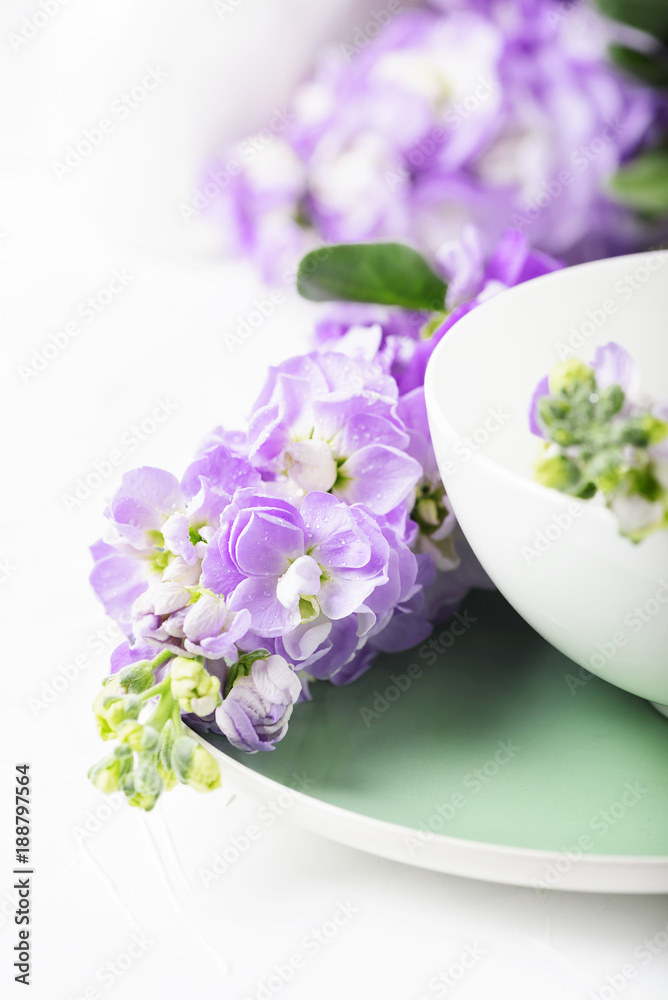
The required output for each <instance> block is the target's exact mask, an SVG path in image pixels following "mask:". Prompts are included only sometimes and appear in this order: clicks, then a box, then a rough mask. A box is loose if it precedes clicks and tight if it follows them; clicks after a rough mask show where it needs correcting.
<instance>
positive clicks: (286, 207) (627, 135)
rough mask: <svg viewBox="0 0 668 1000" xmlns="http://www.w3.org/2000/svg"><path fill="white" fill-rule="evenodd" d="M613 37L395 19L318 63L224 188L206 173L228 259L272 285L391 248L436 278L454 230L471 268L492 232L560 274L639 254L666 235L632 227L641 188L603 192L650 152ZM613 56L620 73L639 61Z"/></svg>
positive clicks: (531, 7)
mask: <svg viewBox="0 0 668 1000" xmlns="http://www.w3.org/2000/svg"><path fill="white" fill-rule="evenodd" d="M639 3H640V0H639ZM608 6H610V4H608ZM625 7H626V8H629V7H631V5H629V4H626V5H625ZM632 13H633V12H631V14H632ZM631 19H633V18H632V17H631ZM639 23H640V25H641V26H645V25H644V22H643V21H642V19H641V21H640V22H639ZM626 36H627V29H620V28H619V26H618V25H615V24H614V22H612V21H609V20H607V19H606V18H604V17H602V16H601V15H599V14H598V13H597V12H596V11H595V10H594V9H593V8H592V7H590V6H589V5H588V4H585V3H582V2H578V0H575V2H572V3H564V2H560V3H558V2H553V0H485V2H481V0H461V2H457V0H433V2H431V3H425V4H424V9H418V10H402V9H401V8H399V11H398V12H397V13H396V14H394V16H393V17H391V18H389V15H388V19H387V23H386V24H385V26H384V28H383V29H382V30H381V31H380V32H379V33H378V34H377V35H376V36H375V37H371V36H370V37H368V38H366V37H362V38H361V39H360V38H358V39H357V42H355V43H354V44H353V45H352V46H351V45H343V46H339V48H338V49H337V50H332V51H330V52H329V53H328V55H327V56H326V57H325V58H322V59H321V60H320V62H319V64H318V67H317V69H316V71H315V74H314V76H313V77H312V79H310V80H309V81H307V82H305V83H304V84H303V85H302V86H301V88H300V89H298V91H297V93H296V95H295V97H294V100H293V102H292V105H291V108H290V111H289V113H288V118H289V121H288V124H287V126H285V125H284V124H283V123H281V129H282V130H281V132H280V134H279V133H275V134H273V135H271V136H270V138H269V139H266V141H264V142H263V143H262V144H258V143H249V142H247V141H244V142H242V143H241V144H240V146H239V150H238V153H237V154H236V157H235V171H234V173H232V171H229V172H228V171H227V170H225V169H224V168H221V165H220V164H213V165H212V168H211V171H210V177H208V178H207V182H206V183H205V188H206V189H207V190H213V191H214V192H215V191H216V189H218V195H217V197H215V201H214V205H215V208H216V211H217V213H218V215H219V217H220V220H221V223H222V227H221V228H222V231H223V232H224V234H225V239H226V241H227V243H228V245H229V248H230V250H231V251H232V252H234V253H235V255H239V254H245V255H246V256H248V257H250V258H251V259H253V260H254V261H255V262H256V263H257V264H258V265H259V266H260V268H261V269H262V271H263V273H264V275H265V277H266V278H268V279H273V278H274V277H275V276H276V275H278V274H281V273H282V271H283V269H284V268H285V267H286V266H287V265H288V264H290V263H292V261H293V260H294V259H295V258H297V257H299V256H300V255H301V254H302V253H304V252H306V251H307V250H309V249H310V248H311V247H312V246H313V245H314V244H315V243H317V242H318V241H324V242H326V243H332V242H355V241H362V240H368V239H375V238H385V239H388V238H389V239H400V240H403V241H407V242H409V243H411V244H412V245H413V246H415V247H418V248H420V249H421V250H422V251H423V252H424V253H425V254H426V255H427V256H429V258H430V259H431V260H432V261H433V262H435V263H437V264H439V263H440V261H441V257H442V254H443V253H444V252H445V253H446V256H447V252H448V251H447V249H446V250H445V251H444V248H443V244H444V243H446V244H447V243H448V242H449V241H451V240H454V239H458V238H459V237H460V236H461V233H462V230H463V227H465V226H466V225H474V226H476V227H477V229H478V231H479V234H480V238H481V243H482V249H483V251H484V253H485V254H489V253H491V252H492V251H493V249H494V247H495V246H496V244H497V243H498V241H499V239H500V238H501V236H502V233H503V232H504V231H505V230H506V229H508V228H509V227H512V228H513V229H516V230H520V231H521V232H523V233H524V234H525V235H526V236H527V238H528V239H529V242H530V244H531V246H533V247H535V248H539V249H541V250H543V251H545V252H547V253H551V254H557V255H558V256H560V257H563V258H565V259H566V260H568V261H569V262H570V263H573V262H576V261H580V260H586V259H593V258H595V257H602V256H609V255H611V254H615V253H621V252H624V251H628V250H633V249H638V248H639V247H640V245H641V244H644V243H647V242H648V240H649V239H655V238H657V236H658V235H659V234H660V233H663V234H665V227H664V228H663V229H660V228H658V227H656V226H654V227H653V228H652V226H650V225H649V223H648V219H649V215H648V212H649V209H650V208H651V207H652V205H653V204H654V202H651V204H650V201H651V198H653V197H654V198H655V199H656V191H657V184H656V183H651V184H650V185H648V184H647V183H642V178H640V177H639V178H638V181H637V183H635V184H634V183H633V178H634V176H635V174H633V173H629V174H628V175H626V174H624V176H623V178H622V181H623V182H622V183H621V185H620V187H619V192H618V193H615V192H614V191H613V189H612V187H611V183H612V182H613V178H614V177H615V175H616V174H617V172H618V171H619V169H620V167H624V166H625V165H626V163H627V161H629V160H630V159H631V158H632V157H635V156H636V155H637V154H638V153H642V152H643V151H645V150H647V149H648V148H649V147H652V146H653V145H654V144H655V142H656V140H657V138H659V137H660V132H661V126H662V123H663V124H665V117H666V116H665V112H666V102H665V98H664V97H663V96H662V95H661V94H660V92H659V91H656V90H652V89H649V88H648V87H647V86H646V85H644V86H643V85H641V84H640V83H639V82H638V81H637V80H636V79H633V77H632V76H630V75H628V74H627V73H626V72H624V71H621V70H620V69H619V68H617V67H616V66H615V65H614V64H613V63H612V62H611V60H610V58H609V57H608V46H609V43H610V42H611V41H613V40H614V39H618V38H621V39H624V38H626ZM356 37H357V36H356ZM639 38H640V43H641V44H642V43H643V38H642V36H639V34H638V33H636V34H634V35H633V40H634V41H638V39H639ZM645 41H646V44H645V49H647V48H648V46H649V45H650V44H651V41H650V39H649V37H646V39H645ZM616 51H617V53H618V55H619V54H620V53H625V54H626V55H625V60H624V66H625V68H626V69H628V68H629V53H631V60H630V61H631V63H632V64H633V68H637V64H638V60H642V59H643V58H645V56H643V54H642V53H639V52H638V53H635V58H634V53H633V51H632V50H630V49H628V48H623V47H622V46H619V45H618V46H617V48H616ZM654 155H655V154H654V151H653V150H651V152H650V156H654ZM642 162H643V164H648V165H649V167H651V165H652V163H653V162H654V161H653V160H651V161H650V160H649V159H648V160H647V161H645V160H643V161H642ZM661 164H663V168H664V175H663V176H665V175H666V174H665V155H664V158H663V160H661ZM661 164H660V165H661ZM641 170H644V172H645V174H646V170H647V167H646V166H643V167H642V168H641ZM664 187H665V185H664ZM650 189H651V190H650ZM621 194H624V195H628V196H631V195H632V194H633V195H634V197H633V198H631V201H632V202H633V203H634V205H635V207H637V208H640V209H642V210H643V212H644V218H643V219H642V220H641V217H640V216H639V215H636V214H635V212H634V211H633V210H632V209H631V208H630V207H629V205H627V204H626V203H625V201H624V198H622V197H620V195H621ZM639 199H640V200H639ZM664 201H665V197H664ZM659 207H661V204H659ZM666 207H668V205H663V208H664V210H665V208H666Z"/></svg>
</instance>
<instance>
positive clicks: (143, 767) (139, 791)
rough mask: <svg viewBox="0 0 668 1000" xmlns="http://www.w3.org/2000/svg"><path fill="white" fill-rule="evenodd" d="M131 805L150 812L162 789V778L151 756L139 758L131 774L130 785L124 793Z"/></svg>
mask: <svg viewBox="0 0 668 1000" xmlns="http://www.w3.org/2000/svg"><path fill="white" fill-rule="evenodd" d="M130 789H132V792H131V794H130V795H128V802H129V804H130V805H131V806H137V808H139V809H144V810H146V812H150V810H151V809H152V808H153V806H154V805H155V804H156V802H157V801H158V798H159V797H160V793H161V792H162V789H163V784H162V778H161V777H160V773H159V772H158V768H157V767H156V764H155V761H154V760H153V759H152V758H151V757H147V758H146V759H145V760H140V761H139V763H138V764H137V766H136V768H135V769H134V772H133V774H132V785H129V784H128V786H127V790H126V795H127V793H128V791H130Z"/></svg>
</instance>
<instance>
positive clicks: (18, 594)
mask: <svg viewBox="0 0 668 1000" xmlns="http://www.w3.org/2000/svg"><path fill="white" fill-rule="evenodd" d="M368 6H369V5H367V7H368ZM135 7H141V9H140V10H135ZM38 9H39V8H38V5H37V4H36V3H33V4H27V3H8V4H6V5H5V7H4V9H3V11H2V37H3V39H4V41H3V45H4V47H5V52H4V57H3V61H2V68H1V69H0V80H1V82H2V91H3V94H4V95H5V98H4V99H3V107H2V112H1V115H2V118H1V120H0V136H1V139H0V142H1V144H2V157H1V161H0V185H1V189H2V194H3V196H4V197H3V199H2V208H1V210H0V232H1V233H2V239H1V240H0V275H1V276H2V281H0V302H1V307H0V308H1V313H2V331H3V332H2V345H3V364H2V380H3V381H2V388H1V391H0V406H1V407H2V444H3V451H4V456H3V468H4V470H5V475H4V483H3V485H4V489H3V501H2V503H3V507H2V518H1V520H0V529H1V531H2V537H1V539H0V595H1V597H2V608H3V612H4V614H3V616H2V620H3V623H4V636H3V639H4V641H3V651H4V663H3V666H2V673H1V674H0V676H1V677H2V688H3V698H2V728H1V729H0V734H1V735H0V748H1V754H0V787H1V788H2V801H3V803H5V804H4V805H3V808H2V813H1V822H0V827H1V829H0V861H1V863H0V941H1V944H0V983H2V991H1V995H2V996H3V997H10V998H13V997H14V996H16V997H22V996H26V995H27V996H32V997H34V998H38V1000H74V998H80V997H86V998H87V1000H97V998H98V997H99V998H105V1000H107V998H115V1000H117V998H122V1000H135V998H140V997H144V996H156V997H157V996H160V997H167V998H171V997H181V996H184V997H185V996H187V997H195V996H201V997H206V998H207V1000H214V998H215V1000H217V998H221V1000H222V998H230V1000H244V998H265V1000H266V998H267V997H274V996H281V997H286V998H295V1000H297V998H300V1000H301V998H305V1000H306V998H309V1000H310V998H312V997H314V996H318V997H324V998H330V997H332V998H334V997H341V996H343V995H349V996H351V997H353V998H357V997H359V998H366V997H369V996H374V997H375V996H380V997H383V998H387V1000H413V998H414V1000H420V998H427V997H437V996H445V995H453V996H457V997H458V998H461V1000H467V998H474V1000H488V998H494V1000H496V998H498V997H504V998H505V997H508V998H513V1000H525V998H526V1000H534V998H536V997H540V998H541V1000H552V998H554V1000H565V998H568V1000H570V998H580V997H582V998H589V997H601V998H602V1000H605V998H608V997H616V996H617V995H618V994H619V993H620V992H622V991H623V993H624V997H625V998H628V1000H659V998H663V997H665V996H666V987H667V982H668V947H666V943H668V936H667V935H666V934H665V933H663V932H664V931H665V929H666V925H667V923H668V905H667V901H666V898H665V897H661V896H657V897H640V896H627V897H622V896H600V895H596V896H594V895H577V894H566V893H559V892H555V893H543V894H540V895H539V894H537V893H536V892H534V891H533V890H531V889H515V888H511V887H504V886H497V885H491V884H486V883H477V882H474V881H468V880H465V879H458V878H454V877H448V876H443V875H435V874H432V873H430V872H427V871H421V870H418V869H412V868H410V867H408V866H403V865H399V864H394V863H391V862H387V861H384V860H382V859H380V858H377V857H374V856H371V855H367V854H362V853H360V852H356V851H354V850H351V849H348V848H344V847H341V846H339V845H337V844H334V843H330V842H328V841H327V840H325V839H323V838H321V837H318V836H315V835H312V834H309V833H307V832H305V831H302V830H300V829H299V828H297V827H296V826H295V825H293V824H292V823H291V820H290V813H289V810H286V812H285V814H284V815H281V816H280V817H277V818H276V821H275V822H269V821H268V820H267V818H266V817H267V811H266V809H265V810H264V811H261V809H262V803H261V802H259V801H256V800H253V799H251V798H248V797H246V796H244V795H237V796H236V797H233V796H234V789H232V788H228V789H227V790H226V792H225V793H217V794H215V795H211V796H199V795H196V794H195V793H190V791H189V790H187V789H180V790H179V789H177V790H175V791H174V792H172V793H171V794H170V795H167V796H164V797H163V799H162V800H161V801H160V803H159V804H158V807H157V808H156V809H155V810H154V812H153V813H151V814H150V815H148V816H145V815H144V814H141V813H139V812H137V811H135V810H130V809H128V808H126V807H124V806H123V805H122V804H121V806H120V808H119V798H118V797H112V798H110V799H109V798H104V797H103V796H101V795H99V794H98V793H97V792H96V791H95V789H93V788H92V787H91V786H90V784H89V782H88V781H87V779H86V770H87V767H88V766H89V765H90V764H91V763H92V762H93V761H94V760H96V759H97V758H98V757H99V756H101V755H102V751H103V747H102V744H101V743H100V742H99V740H98V738H97V735H96V733H95V731H94V725H93V720H92V716H91V714H90V708H89V706H90V702H91V700H92V698H93V696H94V694H95V693H96V691H97V689H98V684H99V680H100V678H101V677H102V676H103V675H104V674H105V672H106V665H107V658H108V655H109V653H110V652H111V650H112V649H113V646H114V644H115V642H116V641H117V636H116V634H115V632H114V629H113V627H110V626H109V623H108V621H107V620H105V617H104V615H103V613H102V611H101V609H100V607H99V606H98V604H97V602H96V600H95V598H94V597H93V595H92V593H91V592H90V590H89V587H88V583H87V575H88V572H89V569H90V561H89V556H88V552H87V546H88V545H89V544H90V543H91V542H92V541H94V540H95V539H96V538H97V537H98V536H99V534H100V532H101V528H102V517H101V511H102V508H103V505H104V501H105V498H106V497H108V496H109V494H110V493H111V492H113V490H114V489H115V487H116V486H117V484H118V482H119V480H120V476H121V474H122V472H123V471H125V470H126V469H129V468H132V467H134V466H136V465H138V464H153V465H158V466H164V467H166V468H171V469H172V470H173V471H175V472H177V473H178V472H180V471H181V469H182V468H183V467H184V465H185V464H186V462H187V461H188V458H189V454H190V452H191V450H192V449H193V447H195V446H196V445H197V444H198V442H199V441H200V439H201V438H202V437H203V436H204V434H206V433H207V432H208V431H209V429H211V428H212V427H213V426H215V425H216V424H217V423H220V422H225V423H226V424H227V425H228V426H233V425H234V424H235V423H240V422H241V421H242V420H243V417H244V415H245V413H246V412H247V410H248V406H249V404H250V402H251V401H252V398H253V395H254V392H255V390H256V389H257V387H258V386H259V384H260V382H261V380H262V377H263V372H264V370H265V368H266V365H267V364H269V363H271V362H275V361H278V360H280V359H281V358H283V357H285V356H286V355H287V354H288V353H290V351H291V350H292V349H294V350H298V349H299V347H300V344H303V343H304V338H305V335H306V332H307V330H308V324H309V317H310V315H311V313H310V309H309V307H307V306H306V305H305V304H303V303H299V302H295V301H293V300H286V302H285V303H283V304H282V305H281V306H280V308H278V309H276V310H275V312H274V314H273V315H272V316H271V317H270V318H269V319H268V320H267V321H266V322H265V324H264V325H263V326H262V327H261V329H259V330H258V331H257V333H256V334H255V335H254V336H253V337H252V338H251V339H249V340H248V341H247V342H246V343H245V344H244V345H243V346H241V347H239V348H238V349H237V350H236V351H234V353H231V352H230V351H229V349H228V348H227V347H226V345H225V341H224V334H225V333H226V332H227V331H229V330H231V329H234V327H235V326H236V323H237V322H238V320H239V319H240V318H242V317H243V316H245V315H246V314H247V313H248V311H249V310H250V309H251V308H252V303H253V300H254V299H255V298H257V297H261V296H262V295H263V292H262V289H261V288H260V287H259V286H258V284H257V283H256V280H255V279H254V277H253V276H252V274H251V273H250V272H249V271H248V270H247V269H245V268H243V267H241V266H240V265H232V264H225V263H223V262H222V261H221V260H220V259H219V256H218V254H217V252H216V249H215V248H216V239H215V231H214V230H213V229H212V228H211V227H210V225H209V224H208V223H205V222H201V224H198V225H194V226H192V227H186V226H184V224H183V222H182V220H181V219H180V217H179V214H178V211H177V206H178V204H179V203H180V202H181V201H182V200H183V198H184V197H187V196H188V195H189V192H190V191H191V189H192V187H193V186H194V184H195V183H196V173H197V166H198V163H201V161H202V158H203V157H204V156H205V154H206V152H207V151H208V150H209V149H210V148H211V145H212V143H213V142H214V140H215V138H216V137H219V136H223V135H225V134H233V132H234V131H235V130H236V131H238V130H239V129H240V128H242V127H246V128H252V127H260V126H261V124H262V120H263V119H262V115H263V114H264V113H266V112H267V111H268V109H270V108H271V107H273V106H279V105H281V104H282V103H284V100H285V95H286V94H287V93H288V91H289V87H290V85H291V84H292V82H293V81H294V79H295V78H296V77H297V76H298V75H299V73H301V72H302V71H303V69H304V67H305V66H307V65H308V64H309V61H310V59H311V58H312V51H313V47H314V44H315V42H316V41H317V40H318V39H319V38H322V37H326V36H329V37H330V38H339V39H340V38H343V39H344V40H345V39H346V38H347V37H348V35H349V34H350V31H351V26H352V27H353V28H354V26H355V24H356V23H358V21H359V18H360V16H361V13H360V9H359V5H358V7H357V8H355V4H354V3H353V2H352V0H348V2H346V3H341V2H340V3H338V4H335V3H327V4H322V5H321V6H318V5H314V4H313V3H312V2H307V0H300V2H297V0H290V2H288V0H282V2H278V0H273V2H261V0H242V2H241V3H240V4H239V5H238V7H237V9H235V10H234V11H232V12H231V13H229V14H225V15H223V16H219V15H218V14H217V13H216V11H215V10H214V9H213V5H212V4H211V3H206V2H204V0H197V2H194V3H192V4H190V5H186V4H179V3H178V2H176V0H170V2H168V3H165V2H164V0H163V2H162V3H161V2H159V0H147V2H145V3H144V4H142V5H137V4H136V3H135V4H133V3H132V0H119V2H117V3H115V4H114V5H108V4H104V3H102V2H101V0H100V2H98V0H92V2H90V0H89V2H87V3H86V4H84V3H83V0H71V2H70V3H69V4H68V5H67V6H65V7H62V8H61V9H59V10H58V13H57V14H56V15H54V16H53V17H52V18H51V20H50V21H49V23H48V24H47V25H46V26H45V27H44V28H42V29H40V31H39V32H38V33H37V35H36V37H35V38H33V39H32V40H31V41H30V42H29V44H27V45H25V46H21V47H20V49H19V51H14V49H13V47H12V45H11V44H10V43H9V41H8V35H9V32H15V31H16V30H17V25H19V26H20V24H21V22H22V19H23V17H25V16H28V15H31V16H32V14H33V13H34V12H35V11H36V10H38ZM356 19H357V20H356ZM297 25H298V26H299V28H298V29H297ZM344 26H345V27H344ZM253 39H254V40H255V45H256V52H257V53H259V55H258V54H256V55H254V54H253V52H254V50H253V48H252V47H251V42H252V40H253ZM155 63H160V65H161V66H164V67H166V68H167V69H168V70H169V79H168V81H167V82H166V83H165V84H164V87H163V88H162V89H158V90H157V91H156V92H155V93H154V94H153V95H151V97H150V98H149V99H147V101H146V103H145V105H144V106H142V107H141V108H139V109H138V110H137V112H136V117H135V118H132V119H129V120H128V121H127V122H125V123H124V124H123V128H121V127H120V126H119V128H118V130H117V132H116V134H113V135H110V136H108V138H107V139H106V140H105V142H104V143H103V145H102V146H101V147H100V148H99V149H97V150H96V151H95V153H94V155H91V157H90V160H89V161H87V162H84V163H82V164H81V165H80V166H79V167H78V168H77V169H76V171H74V172H73V173H72V175H71V176H69V177H68V178H66V179H64V180H63V181H58V180H56V178H55V176H54V172H53V169H52V166H51V164H52V161H53V160H54V159H58V158H59V157H60V156H61V155H62V153H63V151H64V149H65V147H66V146H67V145H68V144H69V143H70V142H72V141H76V139H77V138H78V137H79V136H80V135H81V134H82V133H83V130H84V129H85V128H88V127H90V126H92V125H93V124H94V123H95V121H96V120H97V119H98V118H99V117H101V116H102V115H103V114H104V109H105V107H106V106H107V105H108V104H109V103H110V102H112V101H113V100H114V99H115V97H117V96H118V95H120V94H121V93H122V92H123V90H124V89H125V88H127V87H128V86H130V87H131V86H133V85H134V84H135V82H137V81H138V80H140V79H141V77H142V75H143V73H144V72H145V67H146V66H149V65H153V64H155ZM8 94H11V95H12V100H11V102H7V95H8ZM114 269H116V270H123V269H124V270H125V273H126V275H127V277H126V281H127V286H126V287H124V288H123V289H122V290H121V291H120V293H119V294H118V295H117V296H116V297H115V298H114V301H113V302H112V303H111V304H110V305H109V306H108V307H106V308H105V309H104V310H103V311H101V312H100V314H99V315H97V316H96V318H95V319H94V321H92V322H85V321H84V320H83V319H82V318H81V316H80V315H79V326H80V331H79V333H78V335H77V336H76V337H75V338H74V339H72V340H71V341H70V342H69V343H68V344H67V346H65V347H63V348H62V349H60V350H59V351H58V353H57V355H56V356H55V357H54V358H52V359H51V360H49V361H48V364H47V365H46V366H45V367H44V370H42V371H40V372H37V373H35V374H34V375H30V376H26V375H25V371H24V374H23V376H22V375H21V371H22V370H23V369H21V367H20V366H23V365H28V364H30V362H31V360H32V359H33V357H34V356H33V353H32V352H33V348H36V349H37V350H39V351H41V350H42V348H43V346H44V344H45V343H47V342H48V338H49V334H51V333H55V332H56V331H59V330H62V329H63V327H64V326H65V325H66V324H67V323H68V322H71V321H72V320H73V319H75V317H76V316H77V309H78V306H79V305H80V303H81V302H82V301H83V300H85V299H86V298H87V297H89V296H91V295H93V296H95V295H97V294H98V293H99V292H100V291H101V290H103V289H104V288H105V286H106V285H107V283H108V281H109V279H110V277H111V275H112V272H113V271H114ZM161 400H162V401H163V402H164V403H165V408H166V410H168V411H171V412H170V413H169V416H168V417H167V418H166V419H165V420H164V421H163V422H161V423H160V424H157V425H156V427H155V430H154V431H150V424H148V425H147V424H145V425H144V426H145V428H146V427H149V431H148V432H145V431H142V430H141V423H142V421H145V420H146V419H147V418H149V417H150V414H151V413H152V411H153V410H154V408H155V407H156V405H158V403H159V401H161ZM137 428H139V430H137ZM140 438H141V440H140ZM114 451H115V452H120V457H119V459H118V464H116V465H115V466H114V467H113V470H112V471H111V474H110V475H109V476H108V477H106V478H105V479H104V481H103V482H102V483H101V484H100V485H99V487H97V488H95V489H93V490H92V491H91V495H90V496H88V497H87V498H85V499H83V500H82V501H81V502H80V503H77V504H76V505H72V504H71V503H69V505H67V504H66V497H67V495H68V494H71V493H72V491H73V490H74V489H75V486H76V482H77V480H78V479H79V478H80V477H84V478H85V477H86V476H87V475H88V474H89V473H91V472H92V471H94V469H95V468H96V463H97V467H98V468H102V469H103V470H106V468H107V467H106V466H105V465H104V462H105V460H107V459H108V456H109V454H110V453H111V452H114ZM68 506H69V509H67V507H68ZM77 658H78V659H77ZM75 661H76V662H75ZM54 683H55V687H54ZM279 752H280V751H279ZM333 752H336V751H335V748H333ZM23 762H29V763H30V764H31V769H32V779H33V812H32V823H33V828H34V829H33V844H32V859H33V862H34V867H35V874H34V877H33V899H32V907H33V908H32V925H31V928H32V938H31V944H32V949H33V955H34V957H33V970H32V986H31V992H28V993H26V991H25V988H24V987H23V986H21V985H19V984H16V983H15V982H14V981H13V975H14V972H13V970H12V962H13V961H14V959H13V957H12V955H13V952H12V948H13V946H14V944H16V943H17V935H16V932H17V929H18V928H17V927H16V926H15V924H14V921H13V913H14V909H15V906H16V901H15V897H14V895H13V892H12V889H11V886H12V879H13V876H12V868H13V864H12V862H13V855H14V851H13V849H12V848H13V814H12V809H11V806H12V805H13V800H12V799H10V795H11V793H12V781H13V775H14V766H15V764H17V763H23ZM275 811H276V810H275ZM251 825H252V826H255V827H256V828H257V829H258V830H259V835H258V837H257V838H256V839H255V840H254V841H252V842H249V841H247V839H244V838H245V837H246V833H247V831H248V828H249V826H251ZM235 845H236V847H237V849H238V853H239V857H238V859H237V860H236V861H235V862H234V863H233V864H230V865H229V867H228V868H227V870H225V871H222V872H220V873H219V874H215V871H214V869H215V868H216V857H217V855H222V853H223V852H225V853H226V857H228V858H230V857H231V856H232V854H233V848H234V846H235ZM217 867H218V869H219V871H220V868H221V866H220V864H219V863H218V865H217ZM207 873H208V874H207ZM214 874H215V877H212V875H214ZM336 921H338V923H337V922H336ZM657 935H658V937H657ZM646 941H648V942H653V943H651V944H649V945H646V944H644V942H646ZM465 954H468V956H469V958H467V959H466V964H467V965H468V966H470V967H469V968H466V969H465V968H464V967H463V966H462V965H460V959H461V958H462V956H463V955H465ZM648 956H649V957H648ZM624 967H625V969H626V971H625V972H622V971H621V970H622V969H623V968H624ZM460 974H461V978H457V977H459V976H460ZM439 976H441V979H440V980H439V979H438V977H439Z"/></svg>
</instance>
